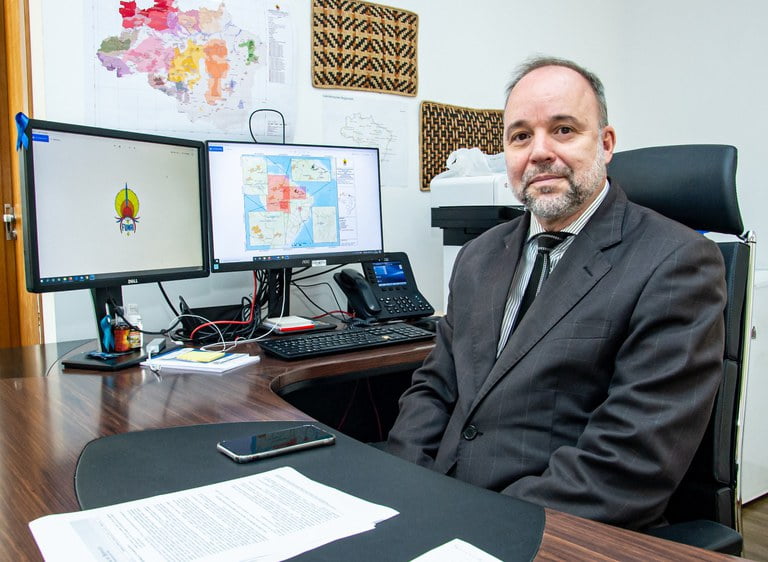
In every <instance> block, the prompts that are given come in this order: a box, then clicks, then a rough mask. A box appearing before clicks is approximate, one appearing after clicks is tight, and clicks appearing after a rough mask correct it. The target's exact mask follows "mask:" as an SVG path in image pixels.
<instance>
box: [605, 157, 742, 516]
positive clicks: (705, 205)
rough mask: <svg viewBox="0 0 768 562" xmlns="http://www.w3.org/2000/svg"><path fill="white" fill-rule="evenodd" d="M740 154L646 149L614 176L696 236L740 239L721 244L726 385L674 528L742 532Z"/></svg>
mask: <svg viewBox="0 0 768 562" xmlns="http://www.w3.org/2000/svg"><path fill="white" fill-rule="evenodd" d="M736 159H737V151H736V148H734V147H732V146H725V145H683V146H666V147H652V148H642V149H637V150H629V151H625V152H618V153H616V154H614V157H613V160H612V161H611V162H610V164H609V166H608V175H609V177H610V178H611V180H612V181H614V182H616V183H617V184H618V185H620V186H621V188H622V189H623V190H624V191H625V192H626V193H627V197H628V198H629V199H630V200H631V201H634V202H635V203H638V204H640V205H643V206H645V207H649V208H651V209H653V210H655V211H657V212H659V213H661V214H663V215H665V216H667V217H669V218H672V219H674V220H677V221H678V222H681V223H683V224H685V225H687V226H689V227H691V228H693V229H695V230H700V231H710V232H718V233H722V234H733V235H737V236H738V237H739V238H741V240H736V241H733V242H720V243H718V246H719V248H720V251H721V252H722V253H723V259H724V261H725V267H726V285H727V291H728V301H727V304H726V309H725V327H726V329H725V331H726V341H725V353H724V358H723V379H722V381H721V383H720V389H719V391H718V394H717V398H716V401H715V406H714V409H713V412H712V416H711V418H710V422H709V426H708V428H707V431H706V434H705V436H704V439H703V440H702V442H701V445H700V446H699V449H698V451H697V453H696V455H695V457H694V460H693V462H692V463H691V467H690V469H689V470H688V473H687V474H686V475H685V477H684V479H683V481H682V483H681V484H680V486H679V487H678V489H677V491H676V492H675V493H674V495H673V496H672V498H671V500H670V502H669V506H668V508H667V511H666V514H665V515H666V517H667V519H668V520H669V521H670V522H679V521H691V520H696V519H708V520H712V521H716V522H718V523H721V524H723V525H727V526H728V527H731V528H733V529H737V530H740V526H741V518H740V508H741V498H740V496H739V493H740V492H739V484H738V482H739V474H738V466H739V464H740V456H741V435H740V432H741V427H742V424H741V423H740V419H741V417H742V416H743V403H744V401H743V389H744V388H745V383H746V373H747V366H748V353H749V327H750V325H751V295H752V283H753V276H752V271H753V269H754V262H753V259H754V258H753V255H754V251H753V250H754V248H753V245H754V244H753V240H749V241H745V240H746V237H745V236H744V225H743V223H742V219H741V214H740V212H739V205H738V200H737V196H736Z"/></svg>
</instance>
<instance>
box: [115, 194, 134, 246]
mask: <svg viewBox="0 0 768 562" xmlns="http://www.w3.org/2000/svg"><path fill="white" fill-rule="evenodd" d="M115 211H117V217H116V218H117V222H118V223H120V232H122V233H123V234H124V235H125V236H131V235H132V234H136V224H137V223H138V222H139V198H138V197H137V196H136V194H135V193H134V192H133V190H131V189H128V184H127V183H126V184H125V187H124V188H123V189H121V190H120V191H118V192H117V196H116V197H115Z"/></svg>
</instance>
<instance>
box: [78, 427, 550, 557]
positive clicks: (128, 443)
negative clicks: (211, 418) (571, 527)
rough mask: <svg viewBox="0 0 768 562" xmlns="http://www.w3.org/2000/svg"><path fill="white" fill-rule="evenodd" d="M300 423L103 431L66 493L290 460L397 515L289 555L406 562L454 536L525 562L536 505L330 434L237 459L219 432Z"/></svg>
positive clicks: (195, 482) (140, 486)
mask: <svg viewBox="0 0 768 562" xmlns="http://www.w3.org/2000/svg"><path fill="white" fill-rule="evenodd" d="M300 423H303V422H249V423H223V424H210V425H196V426H186V427H173V428H168V429H158V430H148V431H137V432H131V433H123V434H119V435H112V436H109V437H103V438H101V439H96V440H95V441H91V442H90V443H88V445H86V446H85V448H84V449H83V451H82V453H81V455H80V458H79V459H78V463H77V469H76V471H75V492H76V494H77V499H78V502H79V503H80V506H81V507H82V508H83V509H91V508H96V507H102V506H105V505H112V504H116V503H121V502H125V501H130V500H136V499H141V498H146V497H150V496H154V495H157V494H164V493H169V492H175V491H178V490H184V489H188V488H193V487H197V486H203V485H206V484H213V483H215V482H222V481H225V480H231V479H233V478H239V477H243V476H248V475H250V474H255V473H258V472H263V471H266V470H271V469H273V468H278V467H281V466H286V465H287V466H291V467H293V468H295V469H296V470H298V471H299V472H301V473H302V474H304V475H305V476H307V477H309V478H312V479H314V480H316V481H318V482H321V483H323V484H327V485H329V486H333V487H336V488H338V489H340V490H342V491H344V492H347V493H349V494H352V495H354V496H357V497H360V498H363V499H365V500H368V501H371V502H375V503H379V504H382V505H386V506H389V507H391V508H393V509H396V510H397V511H399V512H400V514H399V515H396V516H395V517H393V518H391V519H388V520H386V521H383V522H381V523H379V524H378V525H377V526H376V529H375V530H373V531H369V532H365V533H361V534H358V535H355V536H352V537H348V538H345V539H341V540H338V541H335V542H332V543H330V544H327V545H324V546H322V547H320V548H317V549H314V550H311V551H309V552H307V553H304V554H302V555H300V556H298V557H297V558H296V559H297V560H333V561H338V560H366V561H368V562H370V561H373V560H410V559H412V558H414V557H416V556H419V555H421V554H423V553H424V552H426V551H428V550H430V549H432V548H434V547H436V546H439V545H441V544H443V543H446V542H448V541H449V540H451V539H454V538H460V539H463V540H465V541H467V542H469V543H471V544H473V545H475V546H476V547H478V548H481V549H483V550H485V551H486V552H488V553H489V554H492V555H494V556H496V557H498V558H500V559H502V560H505V561H506V560H531V559H533V557H534V556H535V555H536V552H537V551H538V548H539V544H540V542H541V536H542V531H543V529H544V510H543V509H542V508H541V507H539V506H535V505H531V504H528V503H526V502H523V501H520V500H517V499H514V498H510V497H507V496H503V495H501V494H497V493H495V492H491V491H488V490H484V489H481V488H477V487H475V486H471V485H469V484H466V483H464V482H460V481H458V480H455V479H453V478H449V477H446V476H443V475H441V474H438V473H435V472H433V471H431V470H428V469H425V468H422V467H419V466H416V465H414V464H411V463H409V462H406V461H403V460H401V459H399V458H396V457H394V456H392V455H390V454H388V453H385V452H383V451H380V450H378V449H375V448H373V447H371V446H369V445H365V444H363V443H360V442H358V441H355V440H354V439H351V438H349V437H346V436H345V435H342V434H339V433H338V432H337V431H334V430H331V431H333V433H335V434H336V438H337V440H336V444H335V445H333V446H330V447H319V448H316V449H309V450H304V451H299V452H295V453H291V454H287V455H282V456H278V457H274V458H271V459H264V460H260V461H255V462H251V463H245V464H238V463H235V462H233V461H231V460H230V459H229V458H227V457H225V456H224V455H222V454H221V453H219V452H218V451H217V450H216V443H217V442H219V441H221V440H222V439H228V438H232V437H239V436H244V435H252V434H255V433H263V432H264V431H270V430H274V429H281V428H284V427H288V426H291V425H297V424H300Z"/></svg>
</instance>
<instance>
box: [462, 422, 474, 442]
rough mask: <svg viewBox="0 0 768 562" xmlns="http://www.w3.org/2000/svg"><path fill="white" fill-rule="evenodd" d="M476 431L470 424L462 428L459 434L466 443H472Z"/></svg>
mask: <svg viewBox="0 0 768 562" xmlns="http://www.w3.org/2000/svg"><path fill="white" fill-rule="evenodd" d="M477 434H478V431H477V428H476V427H475V426H474V425H472V424H470V425H468V426H467V427H465V428H464V431H463V432H462V433H461V436H462V437H464V439H466V440H467V441H472V440H473V439H474V438H475V437H477Z"/></svg>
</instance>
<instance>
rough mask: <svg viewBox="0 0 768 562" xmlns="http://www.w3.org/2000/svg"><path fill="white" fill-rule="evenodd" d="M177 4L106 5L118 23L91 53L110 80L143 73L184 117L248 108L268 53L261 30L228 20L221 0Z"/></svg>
mask: <svg viewBox="0 0 768 562" xmlns="http://www.w3.org/2000/svg"><path fill="white" fill-rule="evenodd" d="M101 2H104V0H100V3H101ZM178 3H179V0H153V2H144V5H149V7H145V8H142V7H140V6H139V3H138V2H135V1H122V0H121V1H120V2H119V5H118V4H117V3H115V4H114V5H113V6H114V7H113V8H110V9H113V10H114V11H116V12H119V15H120V19H119V21H120V22H121V24H120V25H121V28H120V29H119V30H115V34H114V35H109V36H107V37H103V38H102V39H101V43H100V45H99V46H98V49H97V52H96V57H97V58H98V61H99V63H100V64H101V66H102V67H103V69H105V70H106V71H108V72H110V73H112V74H113V75H114V77H115V78H116V79H117V80H120V79H125V78H126V77H129V76H135V75H143V76H145V77H146V84H147V86H148V87H149V88H151V89H152V90H154V91H155V92H156V93H157V94H158V95H161V94H162V95H165V96H168V97H170V98H172V99H174V100H175V102H176V106H177V109H178V111H179V112H181V113H184V114H185V115H186V116H187V118H188V119H189V120H190V121H196V120H198V119H206V118H211V117H214V116H215V115H216V114H217V113H219V112H222V110H233V109H234V110H243V111H250V110H252V109H253V100H254V91H253V90H254V87H255V82H256V80H257V73H258V72H259V67H260V66H264V64H265V60H266V59H267V58H268V54H267V50H266V46H265V42H264V40H263V39H262V37H260V36H259V35H258V34H256V33H254V32H251V31H249V30H248V29H244V28H243V27H240V26H239V25H238V23H236V22H235V21H233V19H234V18H233V16H232V14H231V13H230V11H228V9H227V5H226V3H225V2H221V3H220V4H219V5H218V7H216V8H205V7H202V6H200V7H198V8H195V9H188V10H183V9H180V8H179V7H178ZM106 4H107V2H104V4H102V5H101V6H100V8H99V9H100V10H104V9H106V8H105V7H104V6H105V5H106ZM109 4H111V3H109ZM223 113H226V112H223ZM246 115H247V114H246ZM238 118H239V119H240V120H242V116H241V115H240V116H239V117H238ZM214 122H215V119H214ZM219 128H220V129H226V127H225V126H220V127H219Z"/></svg>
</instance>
